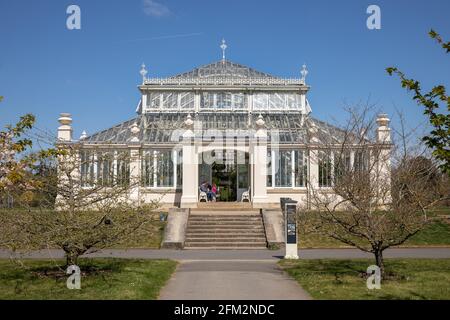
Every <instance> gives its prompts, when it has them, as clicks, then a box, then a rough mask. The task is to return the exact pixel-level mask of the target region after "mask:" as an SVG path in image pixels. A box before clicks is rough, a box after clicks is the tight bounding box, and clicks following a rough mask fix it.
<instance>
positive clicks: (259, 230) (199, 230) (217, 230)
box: [186, 228, 264, 235]
mask: <svg viewBox="0 0 450 320" xmlns="http://www.w3.org/2000/svg"><path fill="white" fill-rule="evenodd" d="M205 233H206V234H243V233H245V234H259V233H264V229H263V228H254V229H250V230H248V229H222V228H196V229H194V230H189V229H188V230H187V231H186V235H188V234H205Z"/></svg>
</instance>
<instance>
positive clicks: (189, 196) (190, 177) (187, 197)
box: [181, 115, 198, 208]
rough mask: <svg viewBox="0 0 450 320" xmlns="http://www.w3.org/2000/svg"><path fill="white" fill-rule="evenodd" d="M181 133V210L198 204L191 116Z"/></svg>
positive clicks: (196, 161) (188, 117)
mask: <svg viewBox="0 0 450 320" xmlns="http://www.w3.org/2000/svg"><path fill="white" fill-rule="evenodd" d="M184 124H185V127H186V131H185V132H184V133H183V142H182V144H183V163H182V165H183V189H182V192H183V193H182V195H181V207H182V208H195V207H197V202H198V156H197V153H196V152H195V144H194V138H195V134H194V130H193V128H194V121H193V120H192V119H191V115H188V116H187V119H186V121H185V122H184Z"/></svg>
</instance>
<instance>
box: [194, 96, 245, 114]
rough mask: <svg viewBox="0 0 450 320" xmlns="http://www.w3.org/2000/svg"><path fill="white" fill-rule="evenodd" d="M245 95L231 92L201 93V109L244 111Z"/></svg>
mask: <svg viewBox="0 0 450 320" xmlns="http://www.w3.org/2000/svg"><path fill="white" fill-rule="evenodd" d="M245 107H246V95H245V94H244V93H232V92H203V94H202V100H201V108H202V109H225V110H229V109H244V108H245Z"/></svg>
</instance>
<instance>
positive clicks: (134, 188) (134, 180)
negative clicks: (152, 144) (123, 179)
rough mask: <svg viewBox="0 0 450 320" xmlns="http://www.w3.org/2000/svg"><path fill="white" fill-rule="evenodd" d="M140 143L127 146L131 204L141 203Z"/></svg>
mask: <svg viewBox="0 0 450 320" xmlns="http://www.w3.org/2000/svg"><path fill="white" fill-rule="evenodd" d="M140 147H141V146H140V144H137V143H133V144H131V145H129V146H128V148H129V151H130V185H131V188H130V201H131V203H132V204H133V205H136V206H139V205H141V193H140V190H141V188H140V186H141V183H140V182H141V149H140Z"/></svg>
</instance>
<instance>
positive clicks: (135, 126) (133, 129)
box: [130, 122, 141, 142]
mask: <svg viewBox="0 0 450 320" xmlns="http://www.w3.org/2000/svg"><path fill="white" fill-rule="evenodd" d="M130 131H131V135H132V138H131V140H130V142H139V132H141V129H139V126H138V124H137V123H136V122H134V123H133V124H132V125H131V127H130Z"/></svg>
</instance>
